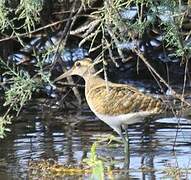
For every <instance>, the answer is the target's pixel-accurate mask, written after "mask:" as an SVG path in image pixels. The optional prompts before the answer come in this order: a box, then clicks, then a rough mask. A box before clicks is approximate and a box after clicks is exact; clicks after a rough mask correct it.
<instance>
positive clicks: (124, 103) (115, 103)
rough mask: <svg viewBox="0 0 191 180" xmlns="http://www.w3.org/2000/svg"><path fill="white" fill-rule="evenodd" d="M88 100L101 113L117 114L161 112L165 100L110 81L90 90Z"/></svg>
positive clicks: (93, 108) (92, 107)
mask: <svg viewBox="0 0 191 180" xmlns="http://www.w3.org/2000/svg"><path fill="white" fill-rule="evenodd" d="M87 101H88V103H89V105H90V108H91V109H92V110H93V111H94V110H95V111H96V112H98V113H101V114H109V115H117V114H127V113H130V112H140V111H148V112H151V113H153V114H154V113H160V112H161V111H162V109H163V106H164V104H163V102H162V101H161V100H160V99H157V98H154V97H152V96H148V95H144V94H143V93H141V92H139V91H138V90H137V89H136V88H134V87H132V86H129V85H121V84H115V83H110V84H108V88H107V87H106V85H105V84H101V85H98V86H96V87H94V88H92V89H91V91H89V93H88V95H87Z"/></svg>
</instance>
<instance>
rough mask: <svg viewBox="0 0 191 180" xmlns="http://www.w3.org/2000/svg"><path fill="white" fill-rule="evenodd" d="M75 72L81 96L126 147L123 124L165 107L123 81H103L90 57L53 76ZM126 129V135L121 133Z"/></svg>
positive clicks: (140, 119)
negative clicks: (82, 83) (82, 85)
mask: <svg viewBox="0 0 191 180" xmlns="http://www.w3.org/2000/svg"><path fill="white" fill-rule="evenodd" d="M72 75H78V76H81V77H83V78H84V80H85V97H86V100H87V103H88V105H89V107H90V109H91V110H92V111H93V112H94V113H95V115H96V116H97V117H98V118H99V119H101V120H102V121H104V122H105V123H106V124H108V125H109V126H110V127H111V128H112V129H114V130H115V131H116V132H117V133H118V134H119V135H120V136H121V138H122V140H123V141H124V143H125V151H128V149H129V142H128V136H127V125H129V124H133V123H137V122H140V121H143V120H144V119H145V117H148V116H152V115H156V114H160V113H162V112H163V111H164V109H165V104H164V103H163V102H162V100H161V99H157V98H156V97H153V96H150V95H145V94H143V93H142V92H140V91H139V90H138V89H136V88H135V87H132V86H130V85H127V84H116V83H112V82H107V83H106V81H105V80H104V79H102V78H101V77H99V76H98V75H97V74H96V71H95V69H94V65H93V61H92V60H91V59H89V58H85V59H83V60H80V61H76V62H75V64H74V65H73V67H72V68H71V69H70V70H68V71H67V72H65V73H64V74H62V75H61V76H59V77H58V78H56V79H55V81H58V80H61V79H63V78H65V77H67V76H72ZM123 130H126V131H125V132H126V136H124V135H123V132H122V131H123Z"/></svg>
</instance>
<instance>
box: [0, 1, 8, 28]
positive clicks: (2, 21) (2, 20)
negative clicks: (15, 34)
mask: <svg viewBox="0 0 191 180" xmlns="http://www.w3.org/2000/svg"><path fill="white" fill-rule="evenodd" d="M7 15H8V11H7V9H6V7H5V0H0V30H4V29H5V28H6V27H7Z"/></svg>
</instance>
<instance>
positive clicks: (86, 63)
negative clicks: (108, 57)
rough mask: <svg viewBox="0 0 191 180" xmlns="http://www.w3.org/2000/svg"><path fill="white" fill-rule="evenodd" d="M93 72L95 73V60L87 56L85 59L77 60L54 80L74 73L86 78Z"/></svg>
mask: <svg viewBox="0 0 191 180" xmlns="http://www.w3.org/2000/svg"><path fill="white" fill-rule="evenodd" d="M93 73H95V70H94V67H93V61H92V60H91V59H89V58H85V59H83V60H79V61H76V62H75V63H74V65H73V66H72V68H71V69H69V70H68V71H66V72H65V73H64V74H62V75H60V76H59V77H57V78H56V79H55V80H54V82H56V81H59V80H61V79H63V78H66V77H68V76H72V75H78V76H81V77H83V78H84V79H85V78H86V77H87V76H88V75H91V74H93Z"/></svg>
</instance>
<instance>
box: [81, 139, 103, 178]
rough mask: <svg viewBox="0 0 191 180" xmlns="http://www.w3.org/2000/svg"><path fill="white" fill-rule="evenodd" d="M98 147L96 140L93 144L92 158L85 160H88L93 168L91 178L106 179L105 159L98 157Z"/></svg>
mask: <svg viewBox="0 0 191 180" xmlns="http://www.w3.org/2000/svg"><path fill="white" fill-rule="evenodd" d="M96 148H97V142H94V143H93V145H92V146H91V150H90V158H88V159H85V160H84V162H86V163H87V164H88V166H90V168H91V172H92V175H91V179H95V180H98V179H99V180H104V165H103V161H102V160H100V159H98V157H97V153H96Z"/></svg>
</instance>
